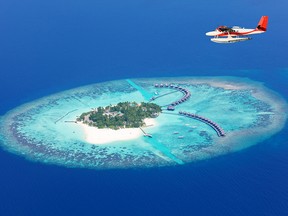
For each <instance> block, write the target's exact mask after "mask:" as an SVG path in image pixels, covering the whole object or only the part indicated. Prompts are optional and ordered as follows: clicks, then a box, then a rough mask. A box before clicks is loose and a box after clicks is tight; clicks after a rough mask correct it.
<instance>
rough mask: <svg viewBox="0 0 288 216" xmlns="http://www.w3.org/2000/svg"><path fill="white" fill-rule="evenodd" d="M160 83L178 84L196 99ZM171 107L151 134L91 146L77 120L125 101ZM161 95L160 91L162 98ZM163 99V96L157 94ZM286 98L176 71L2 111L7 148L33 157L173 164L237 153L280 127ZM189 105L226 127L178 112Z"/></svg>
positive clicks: (242, 83)
mask: <svg viewBox="0 0 288 216" xmlns="http://www.w3.org/2000/svg"><path fill="white" fill-rule="evenodd" d="M156 83H164V84H165V83H169V84H173V85H175V86H176V85H179V86H180V87H182V88H184V89H186V90H187V91H189V92H191V97H190V98H189V99H188V100H187V101H185V102H183V103H181V104H178V105H176V106H175V110H174V111H167V110H166V108H167V105H169V104H171V103H172V102H174V101H177V100H179V99H181V98H182V97H184V96H185V94H184V93H183V92H181V91H175V89H171V88H169V87H158V88H157V87H155V86H154V85H155V84H156ZM153 96H154V97H156V99H155V100H153V102H154V103H156V104H159V105H165V106H163V107H162V109H163V112H162V113H161V114H160V116H159V117H157V118H156V122H157V125H156V126H153V127H147V128H145V132H147V133H149V134H152V135H153V138H148V137H144V136H143V137H142V136H141V137H139V138H138V139H134V140H128V141H125V142H124V141H121V142H113V143H110V144H109V143H108V144H105V145H94V144H89V143H87V142H86V141H85V135H84V131H83V129H82V127H81V126H79V125H78V124H75V119H76V118H77V116H79V115H81V113H83V112H87V111H90V110H91V108H95V107H99V106H107V105H110V104H117V103H118V102H121V101H122V102H123V101H136V102H141V101H146V102H147V101H149V100H150V99H151V98H152V97H153ZM159 96H161V97H159ZM157 97H159V98H157ZM286 106H287V105H286V103H285V102H284V101H283V100H282V99H281V98H280V97H276V96H275V94H274V93H273V92H272V91H270V90H269V89H267V88H264V87H263V85H261V84H260V83H258V82H254V81H251V80H248V79H241V78H236V77H206V78H201V77H197V78H196V77H185V78H183V77H182V78H181V77H170V78H151V79H128V80H117V81H111V82H105V83H97V84H93V85H89V86H84V87H79V88H76V89H71V90H68V91H64V92H60V93H58V94H54V95H50V96H47V97H44V98H41V99H39V100H37V101H33V102H31V103H27V104H24V105H22V106H20V107H18V108H16V109H14V110H12V111H10V112H8V113H7V114H6V115H5V116H3V117H2V118H3V121H2V124H1V137H2V144H3V146H4V147H5V148H6V149H7V150H9V151H11V152H13V153H16V154H19V155H23V156H24V157H26V158H27V159H29V160H34V161H41V162H44V163H52V164H58V165H63V166H68V167H83V168H84V167H85V168H95V169H106V168H129V167H153V166H169V165H173V166H174V165H177V164H184V163H190V162H193V161H196V160H203V159H206V158H211V157H215V156H218V155H221V154H227V153H230V152H234V151H238V150H241V149H243V148H247V147H249V146H251V145H254V144H256V143H259V142H261V141H263V140H264V139H267V138H269V137H270V136H272V135H273V134H275V133H276V132H278V131H279V130H281V129H282V127H283V125H284V123H285V121H286V114H285V112H283V111H284V110H285V109H286V108H287V107H286ZM179 111H186V112H190V113H194V114H197V115H199V116H202V117H205V118H208V119H210V120H211V121H213V122H215V123H217V124H218V126H219V127H221V128H222V129H223V130H224V131H225V134H226V135H225V136H224V137H219V136H218V135H217V133H216V131H215V130H214V129H213V128H212V127H211V126H209V125H208V124H205V123H204V122H202V121H198V120H196V119H192V118H187V117H185V116H181V115H179V114H178V113H179Z"/></svg>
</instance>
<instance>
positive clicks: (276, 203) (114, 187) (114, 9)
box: [0, 0, 288, 216]
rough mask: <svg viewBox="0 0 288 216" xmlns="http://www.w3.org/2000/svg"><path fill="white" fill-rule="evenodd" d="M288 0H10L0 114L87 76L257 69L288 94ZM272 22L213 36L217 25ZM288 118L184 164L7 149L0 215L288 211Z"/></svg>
mask: <svg viewBox="0 0 288 216" xmlns="http://www.w3.org/2000/svg"><path fill="white" fill-rule="evenodd" d="M287 6H288V3H287V1H286V0H277V2H276V1H271V0H261V1H255V0H242V1H231V0H229V1H228V0H218V1H212V0H206V1H200V0H196V1H191V0H179V1H174V0H156V1H155V0H154V1H152V0H122V1H119V0H94V1H92V0H83V1H79V0H72V1H68V0H57V1H56V0H50V1H39V0H27V1H22V0H9V1H8V0H2V1H0V75H1V76H0V79H1V84H0V99H1V103H0V115H4V114H5V113H6V112H7V111H9V110H10V109H13V108H14V107H17V106H19V105H21V104H23V103H25V102H29V101H32V100H34V99H37V98H40V97H43V96H46V95H50V94H53V93H56V92H59V91H62V90H66V89H70V88H73V87H78V86H82V85H86V84H91V83H96V82H102V81H108V80H115V79H126V78H136V77H161V76H239V77H248V78H251V79H253V80H256V81H261V82H264V83H265V85H266V86H267V87H269V88H271V89H273V90H274V91H276V92H278V93H279V94H280V95H282V97H284V98H286V100H288V90H287V89H288V88H287V81H288V62H287V50H288V40H287V34H288V29H287V20H288V14H287V8H288V7H287ZM262 15H268V16H269V25H268V31H267V32H266V33H265V34H261V35H256V36H253V40H250V41H247V42H241V43H236V44H215V43H212V42H211V41H210V39H209V38H208V37H206V36H205V32H207V31H211V30H213V29H215V28H216V27H217V26H219V25H240V26H244V27H247V28H254V27H256V25H257V23H258V21H259V19H260V17H261V16H262ZM287 137H288V125H287V124H286V127H285V128H284V129H283V130H282V131H281V132H280V133H278V134H276V135H275V136H273V137H271V138H270V139H269V140H266V141H265V142H263V143H260V144H258V145H256V146H254V147H251V148H248V149H246V150H243V151H241V152H238V153H233V154H230V155H225V156H221V157H218V158H214V159H211V160H207V161H201V162H197V163H192V164H187V165H184V166H177V167H167V168H153V169H127V170H105V171H95V170H88V169H69V168H63V167H58V166H54V165H44V164H41V163H35V162H30V161H27V160H25V159H24V158H22V157H19V156H17V155H13V154H11V153H8V152H6V151H4V150H2V149H0V172H1V176H0V215H1V216H18V215H19V216H26V215H27V216H32V215H33V216H34V215H37V216H38V215H41V216H42V215H43V216H46V215H47V216H48V215H49V216H50V215H189V216H190V215H197V216H198V215H221V216H222V215H236V216H238V215H239V216H240V215H241V216H242V215H243V216H247V215H249V216H250V215H253V216H254V215H255V216H256V215H259V216H270V215H273V216H274V215H275V216H278V215H279V216H282V215H283V216H285V215H288V183H287V182H288V157H287V155H288V138H287Z"/></svg>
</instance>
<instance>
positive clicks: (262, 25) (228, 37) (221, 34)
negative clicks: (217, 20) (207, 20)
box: [206, 16, 268, 43]
mask: <svg viewBox="0 0 288 216" xmlns="http://www.w3.org/2000/svg"><path fill="white" fill-rule="evenodd" d="M267 25H268V16H262V17H261V19H260V21H259V23H258V25H257V27H256V28H255V29H246V28H241V27H239V26H233V27H227V26H219V27H218V28H216V30H215V31H210V32H207V33H206V35H207V36H213V38H211V41H213V42H215V43H236V42H241V41H247V40H251V39H252V38H250V37H246V35H251V34H261V33H264V32H265V31H266V30H267Z"/></svg>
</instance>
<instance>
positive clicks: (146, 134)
mask: <svg viewBox="0 0 288 216" xmlns="http://www.w3.org/2000/svg"><path fill="white" fill-rule="evenodd" d="M140 130H141V131H142V132H143V134H144V136H146V137H150V138H152V135H151V134H148V133H146V132H145V131H144V130H143V129H142V128H141V127H140Z"/></svg>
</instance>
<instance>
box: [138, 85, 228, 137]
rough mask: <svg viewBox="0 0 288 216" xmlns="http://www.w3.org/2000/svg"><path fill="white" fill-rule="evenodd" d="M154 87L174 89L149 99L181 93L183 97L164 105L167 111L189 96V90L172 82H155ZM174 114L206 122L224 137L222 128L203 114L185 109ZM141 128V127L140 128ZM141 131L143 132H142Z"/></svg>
mask: <svg viewBox="0 0 288 216" xmlns="http://www.w3.org/2000/svg"><path fill="white" fill-rule="evenodd" d="M154 87H155V88H170V89H174V91H172V92H168V93H166V94H163V95H159V96H156V97H152V98H151V99H150V101H153V100H156V99H157V98H159V97H163V96H165V95H168V94H172V93H175V92H177V91H180V92H182V93H183V97H182V98H181V99H179V100H177V101H174V102H172V103H170V104H168V105H166V106H167V110H169V111H174V110H175V107H176V106H177V105H179V104H181V103H183V102H185V101H187V100H188V99H189V98H190V97H191V93H190V91H189V90H188V89H185V88H183V87H181V86H178V85H173V84H167V83H166V84H155V85H154ZM171 114H172V113H171ZM174 115H181V116H185V117H189V118H193V119H196V120H198V121H202V122H204V123H205V124H207V125H209V126H210V127H212V128H213V129H214V130H215V131H216V133H217V135H218V136H219V137H224V136H225V132H224V130H223V129H222V128H221V127H220V126H219V125H218V124H216V123H215V122H213V121H211V120H210V119H208V118H205V117H203V116H199V115H196V114H193V113H189V112H185V111H180V112H179V113H178V114H176V113H175V114H174ZM141 130H142V129H141ZM142 131H143V130H142ZM143 133H145V132H143ZM144 135H145V134H144Z"/></svg>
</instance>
